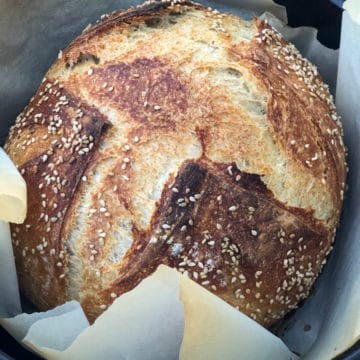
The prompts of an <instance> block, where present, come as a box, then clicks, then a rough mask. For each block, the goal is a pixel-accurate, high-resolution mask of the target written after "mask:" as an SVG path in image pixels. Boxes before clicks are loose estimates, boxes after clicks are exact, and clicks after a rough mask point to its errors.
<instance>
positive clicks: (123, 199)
mask: <svg viewBox="0 0 360 360" xmlns="http://www.w3.org/2000/svg"><path fill="white" fill-rule="evenodd" d="M341 136H342V130H341V126H340V123H339V120H338V117H337V115H336V112H335V109H334V105H333V102H332V98H331V96H330V95H329V92H328V89H327V87H326V86H325V85H324V84H323V82H322V80H321V78H320V77H319V75H318V73H317V71H316V69H315V68H314V67H313V66H312V65H311V64H310V63H309V62H307V61H306V60H304V59H303V58H302V57H301V55H300V54H299V53H298V52H297V50H296V49H295V48H294V47H293V46H292V45H291V44H289V43H287V42H286V41H285V40H284V39H282V38H281V36H280V35H279V34H278V33H277V32H276V31H275V30H273V29H271V28H270V27H269V26H268V25H267V24H265V23H263V22H261V21H259V20H257V19H255V20H252V21H249V22H247V21H244V20H242V19H240V18H237V17H235V16H232V15H225V14H220V13H218V12H217V11H213V10H209V9H204V8H202V7H201V6H199V5H194V4H192V3H190V2H188V1H179V2H175V3H173V4H171V3H170V2H160V3H149V4H146V5H144V6H143V7H140V8H134V9H130V10H127V11H119V12H114V13H112V14H110V15H106V16H104V17H103V18H102V20H101V21H99V22H98V23H97V24H95V25H94V26H92V27H91V28H90V29H87V30H86V31H84V32H83V34H81V35H80V36H79V37H78V38H77V39H75V40H74V42H73V43H71V44H70V45H69V47H68V48H66V49H65V50H64V51H63V52H62V53H61V54H60V56H59V59H58V60H57V61H56V62H55V63H54V65H53V66H52V67H51V69H50V70H49V72H48V73H47V75H46V79H45V80H44V82H43V83H42V85H41V86H40V88H39V90H38V91H37V93H36V95H35V97H34V98H33V99H32V100H31V102H30V104H29V105H28V106H27V108H26V109H25V110H24V112H23V113H22V114H21V115H19V117H18V119H17V121H16V123H15V125H14V126H13V128H12V130H11V132H10V135H9V138H8V140H7V143H6V150H7V152H8V153H9V155H10V156H11V158H12V159H13V161H14V162H15V163H16V164H17V165H18V166H19V168H20V169H21V172H22V173H23V175H24V178H25V180H26V182H27V184H28V186H29V189H30V191H29V194H30V198H29V212H28V213H29V215H28V218H27V219H26V222H25V224H24V225H21V226H13V227H12V233H13V243H14V248H15V256H16V261H17V267H18V272H19V279H20V286H21V289H22V291H23V292H24V293H25V295H26V296H27V297H28V298H29V299H30V300H31V301H32V302H34V304H36V305H37V306H38V307H39V308H40V309H48V308H50V307H53V306H56V305H58V304H60V303H62V302H64V301H66V300H67V299H77V300H79V301H80V302H81V304H82V306H83V307H84V309H85V312H86V313H87V316H88V317H89V319H90V320H91V321H93V320H94V319H95V318H96V317H97V316H98V315H99V314H100V313H101V312H102V311H104V309H106V307H107V306H109V305H110V304H111V303H112V301H113V300H114V299H115V298H116V297H118V296H120V295H121V294H123V293H124V292H126V291H129V290H131V289H132V288H133V287H135V286H136V285H137V284H138V283H139V282H140V281H141V280H142V279H143V278H144V277H146V276H147V275H149V274H151V273H152V272H153V271H154V270H155V269H156V267H157V266H158V265H159V264H167V265H169V266H172V267H175V268H177V269H178V270H179V271H180V272H182V273H184V274H186V275H187V276H189V277H190V278H192V279H193V280H194V281H196V282H198V283H199V284H201V285H202V286H204V287H205V288H207V289H208V290H210V291H212V292H213V293H215V294H217V295H218V296H220V297H221V298H222V299H224V300H225V301H227V302H228V303H229V304H231V305H233V306H234V307H237V308H238V309H240V310H241V311H243V312H244V313H246V314H247V315H249V316H251V317H252V318H253V319H255V320H256V321H258V322H259V323H261V324H263V325H266V326H268V325H270V324H272V323H273V322H274V321H276V320H277V319H278V318H280V317H281V316H283V315H284V314H285V313H286V312H288V311H289V310H291V309H293V308H295V307H296V306H297V304H298V302H299V301H300V300H301V299H303V298H305V297H306V296H307V295H308V293H309V291H310V289H311V286H312V284H313V282H314V280H315V278H316V276H317V274H318V273H319V271H320V270H321V268H322V266H323V264H324V263H325V259H326V256H327V254H328V253H329V251H330V249H331V242H332V240H333V237H334V233H335V229H336V224H337V222H338V219H339V214H340V211H341V206H342V197H343V191H344V187H345V167H346V164H345V155H344V147H343V143H342V137H341Z"/></svg>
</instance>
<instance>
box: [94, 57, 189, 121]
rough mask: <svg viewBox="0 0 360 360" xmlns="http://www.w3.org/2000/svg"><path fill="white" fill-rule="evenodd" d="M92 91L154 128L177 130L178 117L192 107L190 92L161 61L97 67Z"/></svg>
mask: <svg viewBox="0 0 360 360" xmlns="http://www.w3.org/2000/svg"><path fill="white" fill-rule="evenodd" d="M92 77H93V79H94V81H93V82H91V84H90V87H89V92H90V93H91V95H92V96H94V97H97V98H100V99H101V101H102V102H103V103H109V102H110V105H111V106H114V107H116V108H119V109H121V110H125V111H128V112H129V114H130V115H131V116H132V117H133V118H134V119H135V120H136V121H138V122H139V123H145V124H147V125H148V126H150V127H172V128H174V127H175V123H174V120H173V119H174V118H175V117H176V114H178V113H179V112H185V111H186V109H187V106H188V102H187V90H186V88H185V86H184V85H183V84H182V83H181V82H180V80H179V79H178V77H177V76H176V74H175V73H174V71H172V70H171V69H169V68H168V67H167V66H165V65H164V64H163V63H162V62H161V61H160V60H158V59H147V58H142V59H136V60H135V61H133V62H131V63H124V62H122V63H117V64H109V65H106V66H104V67H102V68H95V69H94V71H93V75H92Z"/></svg>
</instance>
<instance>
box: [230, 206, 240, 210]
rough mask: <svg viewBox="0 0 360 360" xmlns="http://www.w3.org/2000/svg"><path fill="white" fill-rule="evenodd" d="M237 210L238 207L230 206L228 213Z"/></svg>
mask: <svg viewBox="0 0 360 360" xmlns="http://www.w3.org/2000/svg"><path fill="white" fill-rule="evenodd" d="M237 209H238V207H237V206H235V205H232V206H230V207H229V211H236V210H237Z"/></svg>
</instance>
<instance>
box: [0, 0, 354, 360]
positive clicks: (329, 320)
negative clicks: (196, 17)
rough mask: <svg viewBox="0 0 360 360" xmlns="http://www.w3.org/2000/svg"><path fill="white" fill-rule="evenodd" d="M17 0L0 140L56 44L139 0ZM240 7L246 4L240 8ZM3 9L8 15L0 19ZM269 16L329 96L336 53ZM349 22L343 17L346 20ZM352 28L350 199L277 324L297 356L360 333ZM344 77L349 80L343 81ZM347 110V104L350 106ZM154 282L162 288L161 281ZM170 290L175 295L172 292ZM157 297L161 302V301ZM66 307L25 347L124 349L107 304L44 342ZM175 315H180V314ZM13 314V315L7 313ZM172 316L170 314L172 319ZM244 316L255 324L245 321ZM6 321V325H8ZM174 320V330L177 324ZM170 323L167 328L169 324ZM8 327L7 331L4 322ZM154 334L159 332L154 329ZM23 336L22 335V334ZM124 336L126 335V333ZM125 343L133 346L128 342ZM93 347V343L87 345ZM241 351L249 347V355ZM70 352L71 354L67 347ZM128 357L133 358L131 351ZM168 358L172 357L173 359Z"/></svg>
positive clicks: (249, 9) (254, 7)
mask: <svg viewBox="0 0 360 360" xmlns="http://www.w3.org/2000/svg"><path fill="white" fill-rule="evenodd" d="M354 1H355V0H354ZM199 2H201V3H203V4H204V5H206V6H209V5H210V6H212V7H213V8H217V9H219V10H221V11H227V12H233V13H236V14H241V15H243V16H246V17H249V16H250V15H253V14H256V15H260V12H259V9H261V12H263V10H264V11H265V10H271V11H272V12H276V15H277V16H278V17H280V18H281V19H283V20H284V19H285V15H284V9H283V8H281V7H279V6H278V5H274V4H273V3H272V2H271V1H270V0H262V1H255V0H253V1H250V0H247V1H242V2H240V1H231V0H223V1H216V2H210V1H199ZM18 3H21V6H16V5H15V2H13V1H11V0H0V44H1V47H0V79H1V82H0V96H2V99H4V100H5V101H3V102H1V103H0V113H1V114H3V115H4V121H3V123H2V124H4V125H5V126H4V127H2V129H1V133H0V137H1V136H2V138H4V134H6V131H7V128H8V125H9V124H10V123H11V122H13V121H14V119H15V117H16V115H17V114H18V113H19V112H20V111H21V110H22V107H23V106H24V105H25V104H26V103H27V102H28V100H29V98H30V97H31V95H33V93H34V92H35V90H36V88H37V86H38V84H39V82H40V81H41V78H42V77H43V75H44V73H45V72H46V70H47V68H48V67H49V65H50V64H51V63H52V61H53V60H54V59H55V58H56V56H57V52H58V51H59V50H60V49H62V48H64V47H65V46H66V44H67V43H69V42H70V40H72V39H73V38H74V37H75V36H76V35H77V34H79V33H80V31H81V29H82V28H83V27H85V26H86V25H87V23H88V22H93V21H94V20H95V19H96V18H98V17H99V16H100V15H101V14H102V13H105V12H109V11H112V10H114V9H117V8H127V7H129V5H133V4H139V3H140V1H122V0H118V1H110V0H106V1H101V2H92V1H89V0H66V1H62V2H61V3H60V2H58V1H56V0H48V1H45V0H32V1H31V2H28V1H25V0H23V1H20V2H16V4H18ZM244 7H245V8H246V9H245V11H244ZM5 13H6V14H7V16H3V14H5ZM268 18H269V20H270V22H272V23H273V24H274V25H275V27H276V28H277V29H278V30H279V31H280V32H282V33H284V35H285V37H289V38H290V39H291V40H292V41H293V42H294V43H295V44H296V45H297V47H298V48H299V49H300V51H301V52H302V53H303V54H304V55H305V56H307V57H308V58H310V59H311V60H312V61H313V62H314V63H315V64H316V65H317V66H318V67H319V69H320V73H321V74H322V76H323V78H324V79H325V81H326V82H328V83H329V84H330V85H331V86H330V88H331V89H332V90H333V93H335V84H336V73H337V71H336V67H337V57H338V52H336V51H332V50H329V49H325V48H324V47H323V46H320V44H319V43H318V42H317V41H316V39H315V36H316V31H315V30H314V29H303V28H301V29H296V30H291V29H290V30H289V29H287V28H285V27H284V26H283V24H281V22H279V21H278V20H276V19H274V18H272V17H268ZM346 21H347V22H348V23H347V24H346ZM353 25H354V23H353V21H352V20H351V19H350V18H349V17H347V16H345V18H344V26H345V27H346V26H348V27H349V29H350V30H348V31H346V32H345V30H343V37H342V47H341V55H340V76H339V79H338V81H339V86H338V91H337V105H338V108H339V111H340V113H341V115H342V116H343V119H344V128H345V142H346V144H347V145H348V147H349V154H350V155H349V167H350V173H349V193H348V194H349V195H348V196H347V202H346V206H345V212H344V216H343V222H342V227H341V229H340V231H339V234H338V238H337V241H336V243H335V250H334V252H333V253H332V254H331V257H330V261H329V263H328V265H327V266H326V268H325V271H324V273H323V274H322V275H321V276H320V278H319V280H318V281H317V283H316V286H315V290H314V293H313V295H312V296H311V297H310V298H309V299H308V300H307V301H306V302H305V304H304V305H303V306H302V307H301V308H300V309H299V310H298V311H296V312H295V314H293V315H292V316H291V317H290V318H288V319H287V320H284V321H283V322H282V324H279V326H278V327H277V329H276V331H277V332H276V333H277V334H278V335H279V336H280V337H281V338H282V339H283V340H284V342H285V343H286V344H287V345H288V347H289V348H290V349H291V350H292V351H295V352H296V353H299V354H300V355H301V357H302V358H307V359H316V360H317V359H320V360H321V359H329V358H331V357H333V356H335V355H336V354H339V353H341V352H342V351H344V350H345V349H347V348H348V347H349V346H351V345H352V344H353V343H354V342H355V341H356V340H357V339H358V337H359V326H358V324H359V317H360V315H359V313H360V311H358V309H357V304H358V303H359V302H360V295H359V292H358V291H357V289H358V288H360V287H359V285H360V284H359V275H358V274H359V273H360V272H359V270H360V269H359V266H358V265H357V263H358V261H357V258H358V257H359V256H360V249H359V245H358V244H357V242H356V240H358V238H359V232H360V229H359V228H358V227H359V226H358V224H359V223H360V221H359V220H360V219H359V217H360V208H359V203H358V202H357V199H358V198H359V196H358V195H359V194H358V191H359V190H358V189H357V186H356V185H357V179H359V178H360V177H359V170H358V166H359V165H358V164H359V161H360V159H359V158H358V157H359V155H358V153H359V151H358V150H359V149H358V146H359V145H358V139H359V136H358V135H359V132H360V130H359V128H360V125H359V124H360V122H359V121H360V120H359V119H358V118H356V116H354V114H357V112H359V111H356V109H358V106H359V105H358V102H359V101H358V99H357V97H356V96H358V94H359V93H360V92H359V91H360V87H359V84H358V83H357V84H354V82H356V81H359V76H358V71H359V70H358V69H359V64H360V62H359V58H358V54H357V55H356V56H354V53H356V51H355V50H354V49H357V50H359V46H358V45H357V42H356V39H359V38H360V33H359V31H358V29H357V27H352V26H353ZM356 31H357V32H356ZM349 33H351V34H353V36H352V38H353V39H352V40H351V41H355V45H354V46H353V47H347V46H346V45H344V44H346V41H348V40H347V37H348V36H349ZM351 41H350V42H351ZM350 58H351V61H350ZM348 60H349V61H348ZM341 64H343V65H341ZM356 64H357V65H356ZM341 69H343V70H347V72H348V74H349V77H347V78H342V70H341ZM356 75H357V76H356ZM344 79H346V81H345V80H344ZM341 84H342V85H341ZM344 88H347V89H346V90H347V92H343V90H344ZM356 89H357V91H356ZM340 92H341V95H340ZM349 101H353V102H352V103H351V105H349ZM349 109H351V111H350V110H349ZM349 111H350V112H349ZM352 114H353V115H352ZM357 116H358V115H357ZM1 266H2V264H1V263H0V273H3V272H4V271H5V272H6V271H8V269H7V268H6V267H5V270H4V268H2V267H1ZM1 282H2V278H0V284H1ZM157 284H158V285H159V283H157ZM166 284H167V285H169V286H170V288H171V287H172V286H173V285H174V284H172V283H171V282H170V283H167V281H164V282H163V283H162V285H166ZM5 285H6V284H5ZM7 285H9V284H7ZM151 286H152V285H151ZM165 288H166V286H165ZM140 289H141V288H140ZM154 289H157V290H158V291H157V292H158V293H159V294H161V291H159V288H157V287H156V286H155V288H154ZM173 290H174V288H173ZM134 291H135V293H136V291H138V289H135V290H134ZM174 291H175V290H174ZM175 292H176V291H175ZM6 293H7V292H5V293H3V294H4V295H6ZM165 293H166V292H165ZM129 294H130V295H128V296H130V298H131V296H133V293H129ZM172 294H173V295H174V293H172ZM180 297H181V296H180ZM121 299H123V300H121ZM131 299H132V301H131V302H130V304H128V305H133V306H134V307H135V308H136V306H137V305H136V303H137V302H138V301H140V304H141V301H142V300H141V297H140V298H139V299H138V297H136V296H135V297H134V298H131ZM173 300H174V297H173ZM188 300H189V299H188ZM6 301H8V302H9V299H6V296H2V294H1V295H0V309H3V312H4V309H5V310H6V306H4V304H6ZM121 301H126V297H125V295H124V296H123V297H120V298H119V299H118V300H117V301H116V303H115V304H118V303H119V302H120V303H121ZM156 301H161V300H159V299H158V300H156ZM183 301H184V303H185V319H186V300H183ZM190 301H191V298H190ZM167 304H169V302H167ZM174 304H178V305H179V301H178V300H176V301H175V302H174ZM128 305H126V306H128ZM67 306H68V305H66V306H65V308H63V307H62V308H60V309H56V310H55V311H64V315H58V316H56V317H50V318H48V319H46V320H45V321H44V320H41V322H40V324H38V325H36V322H35V323H34V324H33V325H32V327H31V328H30V332H29V333H28V334H27V336H26V344H27V345H28V346H30V347H32V348H33V349H35V348H36V349H37V351H39V353H41V354H43V356H46V357H49V358H57V357H56V356H60V357H59V358H62V357H61V356H63V355H61V354H63V352H61V350H62V349H64V348H65V347H67V346H69V344H70V343H71V345H70V347H68V348H67V350H65V352H66V351H74V350H73V349H74V347H76V346H77V344H81V343H82V344H86V346H89V344H90V348H89V349H91V352H90V353H91V354H89V352H88V353H87V355H88V356H90V355H91V356H93V357H94V358H106V357H104V356H103V355H104V352H103V351H104V348H105V346H103V344H104V342H105V343H106V341H109V342H110V345H109V349H113V351H115V353H116V355H114V354H113V353H112V354H113V357H111V354H110V353H107V354H106V355H107V356H108V357H107V358H117V359H120V358H121V357H120V356H118V353H117V352H118V351H120V352H121V351H122V350H124V348H122V350H121V349H120V347H121V346H120V345H119V344H120V343H119V340H120V338H119V337H118V336H116V335H117V331H118V330H116V331H115V332H112V331H110V334H109V336H108V337H106V336H107V335H105V334H108V333H107V332H106V329H108V327H107V321H110V323H112V324H114V323H115V325H121V323H118V322H116V320H115V319H116V317H115V316H118V309H115V313H114V314H116V315H114V316H113V313H112V310H113V307H110V309H108V310H107V311H106V312H105V313H104V315H103V317H101V318H99V319H98V321H97V322H96V323H95V325H94V326H91V327H86V330H85V331H84V332H83V333H82V334H81V335H79V336H78V337H77V338H75V337H76V332H77V331H80V328H78V327H76V328H74V329H73V330H71V331H69V334H70V333H72V337H71V338H69V337H66V339H64V341H63V340H62V339H61V338H60V339H61V342H62V343H61V344H59V343H57V341H59V336H58V335H57V334H56V333H55V338H53V339H50V338H46V339H45V340H46V341H47V342H46V343H44V342H43V341H44V338H42V337H39V336H38V335H39V331H41V332H44V331H45V332H46V330H44V327H43V325H46V323H47V322H48V321H52V320H54V322H57V323H60V322H62V320H64V319H65V320H66V317H67V316H68V314H69V311H68V310H69V309H67ZM71 306H72V305H71ZM175 308H176V306H175ZM64 309H65V310H64ZM66 309H67V310H66ZM140 310H141V307H140ZM224 312H225V313H226V310H224ZM120 313H121V311H120V310H119V314H120ZM76 314H77V315H79V316H80V317H81V316H82V315H80V314H81V311H80V313H78V312H77V313H76ZM162 314H163V313H162V311H160V313H159V314H158V313H153V314H152V315H153V318H151V317H150V319H148V318H146V319H147V320H148V321H150V323H148V324H144V323H143V322H142V320H143V319H144V318H143V317H141V318H139V319H138V323H140V325H143V326H140V329H139V331H140V333H141V330H142V327H144V328H146V326H147V325H149V324H152V321H156V319H161V321H165V320H164V319H163V318H162V317H161V316H162ZM176 314H177V315H178V313H176ZM10 315H13V314H8V316H10ZM177 315H176V316H177ZM119 316H120V315H119ZM141 316H143V315H141ZM176 316H175V318H177V317H176ZM210 320H211V317H210ZM247 320H248V321H252V320H250V319H247ZM7 324H10V322H8V323H7ZM52 324H53V323H51V325H50V327H51V326H53V325H52ZM98 324H100V329H101V334H102V336H101V337H100V339H101V345H100V343H99V342H97V340H96V338H93V337H91V336H90V340H89V338H86V336H88V335H89V334H92V333H94V334H97V330H96V327H97V326H98ZM174 324H175V325H174V326H175V328H176V321H175V322H174ZM68 325H69V324H68V323H66V322H65V323H64V326H65V329H67V326H68ZM70 325H71V324H70ZM85 325H86V324H85ZM85 325H84V327H85ZM167 325H168V326H170V324H167ZM7 326H8V329H9V325H7ZM187 326H189V322H187V323H185V329H186V327H187ZM111 329H113V328H111ZM160 329H161V327H160ZM155 330H156V329H154V331H155ZM216 330H218V329H215V330H214V331H216ZM262 330H264V329H262ZM305 330H306V331H305ZM10 331H14V329H10ZM121 331H123V332H122V333H121V334H123V335H124V336H126V335H132V334H131V333H129V332H128V331H126V329H125V330H124V329H123V330H121ZM136 331H138V330H136ZM261 333H262V332H261V331H260V333H259V334H261ZM49 334H50V332H49ZM264 334H268V332H266V331H265V330H264V332H263V333H262V335H264ZM152 335H154V336H155V337H156V335H155V334H152ZM186 335H187V333H186V330H185V334H184V339H186V338H187V337H186ZM213 335H214V334H213ZM262 335H256V339H257V342H256V344H257V348H256V350H257V349H258V348H261V347H262V346H263V344H264V343H265V340H264V342H263V339H265V337H266V336H267V335H264V336H265V337H263V336H262ZM182 336H183V335H182V334H181V337H182ZM128 337H129V336H128ZM214 337H215V335H214ZM20 338H22V336H21V337H20ZM85 338H86V339H87V340H86V341H85V340H84V339H85ZM133 338H134V337H132V339H133ZM114 339H115V341H114ZM122 339H127V338H126V337H123V338H122ZM129 341H130V343H131V339H130V340H129ZM168 341H170V340H168ZM173 341H174V342H173V344H178V342H177V341H178V340H177V341H175V338H173ZM126 342H127V340H126V341H124V343H126ZM163 343H164V341H162V342H160V344H163ZM245 343H246V342H245ZM251 343H252V342H251V341H249V342H248V345H251ZM275 343H277V344H282V343H281V342H279V340H278V339H276V340H275V342H274V344H275ZM92 344H94V345H93V346H92ZM106 344H108V343H106ZM184 344H185V343H184ZM147 345H148V348H147V349H146V350H144V352H143V353H144V354H145V353H146V352H147V351H149V353H151V351H153V349H154V348H153V345H154V344H152V343H147ZM47 346H51V347H52V349H51V350H49V349H46V347H47ZM280 347H283V345H280ZM165 348H166V346H165ZM175 349H176V346H174V347H172V349H171V351H174V350H175ZM184 349H185V348H184ZM184 349H183V350H184ZM133 350H134V349H133ZM135 350H136V349H135ZM135 350H134V351H135ZM155 350H156V351H158V350H159V349H158V348H155ZM168 350H169V349H168ZM44 351H46V354H47V355H45V352H44ZM109 351H110V350H109ZM169 351H170V350H169ZM175 351H176V350H175ZM177 351H178V350H177ZM245 351H248V352H247V353H246V352H245ZM172 353H173V352H172ZM180 353H181V352H180ZM245 353H246V354H249V353H251V349H249V348H247V349H244V353H243V354H245ZM50 354H51V355H50ZM68 354H70V352H69V353H68ZM132 355H133V356H135V355H134V354H132ZM51 356H53V357H51ZM54 356H55V357H54ZM69 356H70V355H69ZM79 356H80V355H79ZM136 356H137V355H136ZM169 356H170V355H169ZM188 356H190V355H188ZM236 356H238V354H236ZM246 356H247V355H246ZM246 356H245V357H241V356H240V357H236V358H237V359H241V358H244V359H247V358H248V357H246ZM67 358H68V359H71V358H76V359H77V358H81V357H78V353H76V355H75V353H71V357H67ZM86 358H88V357H86ZM90 358H91V357H90ZM133 358H134V357H133ZM169 358H171V356H170V357H169ZM225 358H226V357H224V359H225ZM263 358H264V359H272V358H276V359H277V358H278V357H276V356H275V357H273V356H272V354H271V353H267V355H266V356H265V357H263ZM135 359H136V357H135ZM259 359H261V357H259Z"/></svg>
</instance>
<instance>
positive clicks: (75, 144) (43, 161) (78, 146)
mask: <svg viewBox="0 0 360 360" xmlns="http://www.w3.org/2000/svg"><path fill="white" fill-rule="evenodd" d="M22 124H23V125H24V126H23V127H26V128H29V130H31V129H32V128H33V127H36V128H37V129H38V132H40V130H41V129H42V128H45V129H46V131H45V132H46V134H47V135H46V137H47V138H49V139H50V140H51V142H50V143H46V141H48V140H43V141H45V144H47V146H48V148H47V149H46V150H45V151H42V152H41V153H38V154H36V155H35V156H34V157H33V158H32V159H31V160H29V161H27V162H26V163H24V164H23V165H22V166H21V167H20V168H19V170H20V171H21V172H23V175H24V179H25V181H26V184H27V187H28V189H29V191H28V209H29V212H28V215H27V218H26V220H25V223H24V224H23V225H13V226H12V232H13V234H16V235H15V236H14V237H13V242H14V243H15V245H16V246H14V252H15V257H16V264H17V270H18V274H19V282H20V287H21V289H22V291H23V292H24V293H25V295H26V296H27V297H28V298H29V299H30V300H33V301H34V299H38V300H39V299H42V300H41V301H42V303H40V302H39V301H40V300H39V301H38V302H37V304H36V305H37V306H38V307H39V308H40V309H47V308H50V307H53V306H55V305H58V304H60V303H62V302H63V301H66V287H65V286H66V279H65V273H66V268H67V249H66V244H65V243H64V241H63V240H64V239H63V238H62V229H63V226H64V224H66V221H67V220H66V219H67V216H68V209H69V207H70V204H71V203H72V201H73V196H74V194H75V193H76V190H77V187H78V184H79V182H80V181H81V178H82V176H83V173H84V171H85V169H86V168H87V166H88V164H89V162H90V161H91V158H92V154H93V152H94V150H95V149H96V147H97V144H98V143H99V140H100V138H101V136H102V134H103V132H104V131H105V130H106V128H107V126H108V123H107V122H106V120H105V119H104V118H103V116H102V115H101V114H100V113H99V112H98V111H97V110H96V109H95V108H92V107H89V106H86V105H84V104H81V103H80V102H79V101H78V100H77V99H76V98H75V97H74V96H72V95H71V94H69V93H68V92H67V91H66V90H64V89H63V88H62V87H61V86H60V85H59V84H58V82H57V83H53V82H50V81H45V82H43V84H42V85H41V87H40V89H39V91H38V93H37V95H36V96H35V98H34V100H33V102H32V111H31V114H30V115H29V116H27V117H24V118H23V122H22ZM41 140H42V139H37V141H38V143H39V147H41V148H42V149H44V147H45V146H44V143H41ZM40 144H41V146H40ZM28 146H29V147H34V148H35V151H36V143H35V144H31V145H28ZM27 224H31V226H30V225H27ZM23 241H24V242H25V243H26V246H24V245H23ZM39 292H41V294H42V296H41V297H39V295H38V294H39Z"/></svg>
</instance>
